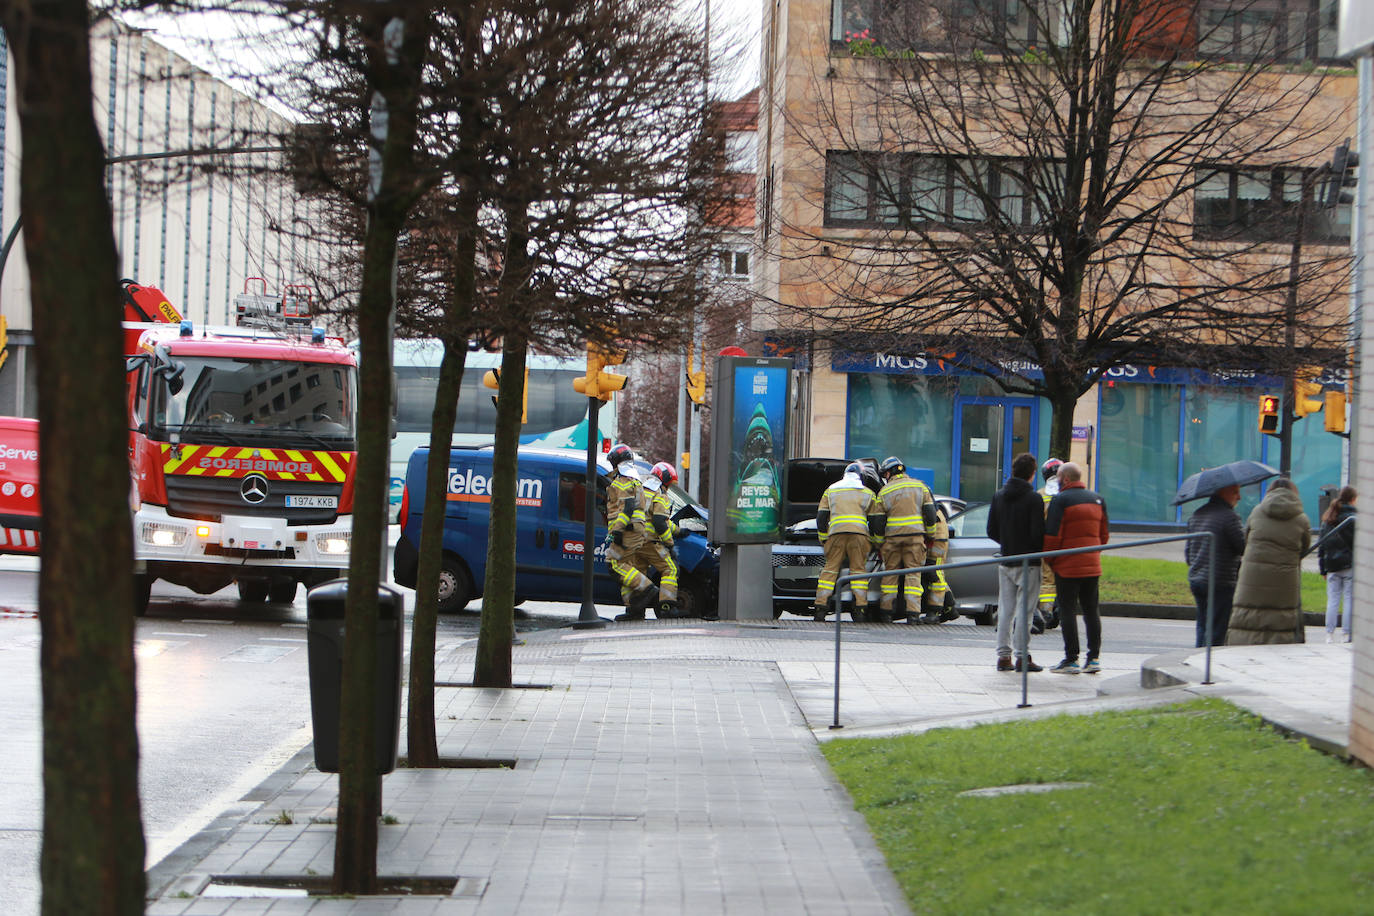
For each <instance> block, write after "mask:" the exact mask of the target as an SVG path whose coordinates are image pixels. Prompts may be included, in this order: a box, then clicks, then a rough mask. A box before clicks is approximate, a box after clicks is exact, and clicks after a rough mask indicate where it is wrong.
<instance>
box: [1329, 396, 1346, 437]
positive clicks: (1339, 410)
mask: <svg viewBox="0 0 1374 916" xmlns="http://www.w3.org/2000/svg"><path fill="white" fill-rule="evenodd" d="M1325 419H1326V431H1327V432H1329V433H1342V434H1343V433H1344V432H1345V392H1344V391H1328V392H1327V393H1326V417H1325Z"/></svg>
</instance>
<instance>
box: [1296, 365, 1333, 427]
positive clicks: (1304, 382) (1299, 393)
mask: <svg viewBox="0 0 1374 916" xmlns="http://www.w3.org/2000/svg"><path fill="white" fill-rule="evenodd" d="M1319 372H1320V370H1318V369H1312V368H1301V369H1298V370H1297V371H1295V372H1294V373H1293V416H1295V417H1297V418H1298V419H1300V420H1301V419H1302V418H1303V417H1305V416H1307V415H1308V414H1310V413H1316V412H1317V411H1319V410H1321V409H1322V408H1323V407H1324V406H1326V402H1325V401H1324V400H1322V386H1321V382H1318V381H1317V380H1316V378H1317V375H1318V374H1319Z"/></svg>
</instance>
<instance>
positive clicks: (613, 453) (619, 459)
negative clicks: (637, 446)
mask: <svg viewBox="0 0 1374 916" xmlns="http://www.w3.org/2000/svg"><path fill="white" fill-rule="evenodd" d="M634 456H635V453H634V449H632V448H630V447H629V446H628V445H626V444H625V443H624V442H622V443H620V444H619V445H617V446H616V447H615V448H613V449H611V450H610V451H609V452H607V453H606V460H607V461H608V462H610V464H611V467H613V468H618V467H620V466H621V465H622V464H624V463H625V462H626V461H630V460H631V459H633V458H634Z"/></svg>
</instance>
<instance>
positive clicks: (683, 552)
mask: <svg viewBox="0 0 1374 916" xmlns="http://www.w3.org/2000/svg"><path fill="white" fill-rule="evenodd" d="M428 461H429V449H428V448H417V449H416V450H415V451H414V453H413V454H412V455H411V456H410V463H409V464H408V465H407V466H406V478H405V496H404V498H403V499H402V507H403V508H402V515H401V520H400V521H401V536H400V539H399V540H397V542H396V551H395V554H394V557H393V577H394V579H395V581H396V583H397V584H399V585H404V586H406V587H407V588H414V587H415V579H416V571H417V568H418V565H419V544H420V520H421V518H422V516H423V514H424V511H425V505H424V491H425V473H426V470H427V466H428ZM639 469H640V472H641V474H642V475H643V476H645V477H647V475H648V472H649V465H647V464H643V463H640V468H639ZM597 470H598V474H597V488H596V489H597V492H596V504H597V513H596V529H595V530H596V537H595V543H594V544H593V545H592V546H593V549H594V551H595V556H596V561H595V567H594V570H595V572H594V578H593V599H594V600H595V601H596V602H597V603H599V604H619V603H621V598H620V583H619V582H618V581H617V580H616V579H615V577H614V576H612V575H611V570H610V566H609V565H607V563H606V559H605V549H606V548H605V540H606V523H605V510H606V485H607V479H608V475H609V474H610V468H609V466H607V465H606V464H605V463H604V462H603V463H601V464H600V465H599V467H598V469H597ZM516 480H517V482H516V498H515V503H516V509H515V520H516V526H515V527H516V535H515V539H516V547H515V594H516V597H517V599H519V600H521V601H525V600H534V601H573V602H576V601H581V600H582V557H583V554H584V551H585V550H586V545H585V544H583V525H584V519H585V516H584V514H583V507H584V506H585V501H584V500H585V493H586V492H587V486H586V481H587V460H586V456H585V455H584V454H579V453H577V452H572V451H564V450H557V449H535V448H522V449H520V457H519V462H518V467H517V478H516ZM491 484H492V449H491V447H490V446H486V447H483V448H455V449H453V450H452V452H451V453H450V454H449V462H448V483H447V487H446V489H447V499H446V500H445V504H444V556H443V569H442V572H441V573H440V578H439V610H440V612H441V613H452V612H454V611H458V610H461V609H462V608H463V607H465V606H466V605H467V603H468V602H469V601H470V600H472V599H473V598H478V597H481V594H482V583H483V582H484V581H485V580H486V571H487V526H488V522H489V521H490V517H491ZM669 498H670V499H671V500H672V503H673V510H674V512H673V518H674V520H675V521H677V523H678V526H679V528H681V529H682V530H681V533H680V534H679V535H678V538H677V562H678V566H679V571H678V604H679V612H678V613H679V616H682V617H700V616H703V612H705V616H708V617H709V616H714V615H715V610H716V599H717V587H718V582H719V577H720V561H719V558H718V555H717V553H716V552H715V551H714V550H712V549H711V546H710V545H709V544H708V543H707V542H706V517H707V510H706V508H705V507H704V506H702V505H701V504H700V503H696V502H694V501H693V500H692V498H691V497H690V496H688V495H687V494H686V493H685V492H683V491H682V490H680V489H679V488H677V487H673V488H672V489H671V490H670V491H669Z"/></svg>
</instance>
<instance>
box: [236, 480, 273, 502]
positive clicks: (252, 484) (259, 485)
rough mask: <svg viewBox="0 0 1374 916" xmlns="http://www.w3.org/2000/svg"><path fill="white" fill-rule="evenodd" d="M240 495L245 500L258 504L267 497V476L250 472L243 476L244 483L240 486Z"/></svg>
mask: <svg viewBox="0 0 1374 916" xmlns="http://www.w3.org/2000/svg"><path fill="white" fill-rule="evenodd" d="M239 495H240V496H242V497H243V501H244V502H246V503H251V504H252V505H254V506H256V505H257V504H258V503H260V502H262V501H263V500H264V499H266V498H267V478H266V477H263V476H262V475H261V474H249V475H248V476H247V477H245V478H243V485H242V486H240V487H239Z"/></svg>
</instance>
